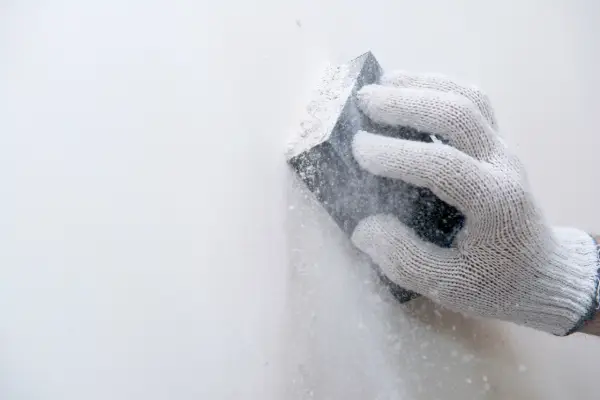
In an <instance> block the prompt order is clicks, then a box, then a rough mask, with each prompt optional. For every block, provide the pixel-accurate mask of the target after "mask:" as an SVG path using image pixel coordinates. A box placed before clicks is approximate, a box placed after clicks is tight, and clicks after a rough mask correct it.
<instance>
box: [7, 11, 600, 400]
mask: <svg viewBox="0 0 600 400" xmlns="http://www.w3.org/2000/svg"><path fill="white" fill-rule="evenodd" d="M599 18H600V6H598V5H597V2H595V1H593V0H579V1H573V0H571V1H567V0H564V1H563V0H553V1H546V0H537V1H533V0H531V1H527V2H523V1H476V0H472V1H468V0H462V1H444V0H437V1H414V0H413V1H399V0H369V1H366V2H359V1H342V0H337V1H336V0H319V1H316V0H315V1H312V0H311V1H300V0H297V1H275V0H257V1H253V2H249V1H241V0H237V1H220V2H203V1H166V0H164V1H152V0H149V1H148V0H147V1H133V0H132V1H117V0H105V1H97V2H90V1H75V0H73V1H69V0H55V1H41V0H40V1H16V0H5V1H3V2H2V3H0V182H1V183H2V185H1V186H0V187H1V188H2V192H1V193H0V221H1V222H0V398H2V399H11V400H12V399H18V400H20V399H36V400H37V399H44V400H53V399H57V400H58V399H61V400H67V399H90V400H92V399H115V400H119V399H144V400H155V399H179V400H184V399H232V398H236V399H238V398H244V399H271V398H273V399H299V398H315V399H342V398H344V399H397V398H402V399H435V398H443V399H451V398H452V399H466V398H469V399H470V398H485V399H506V398H511V399H533V398H540V399H564V398H595V397H597V388H596V387H595V382H596V379H597V367H598V365H599V364H598V357H599V356H600V339H596V338H590V337H583V336H582V335H575V336H573V337H569V338H554V337H552V336H549V335H546V334H543V333H538V332H534V331H531V330H527V329H524V328H519V327H514V326H512V325H509V324H504V323H493V322H486V321H478V320H470V319H467V320H465V319H464V318H462V317H461V316H459V315H455V314H452V313H449V312H447V311H444V310H437V309H435V307H433V306H432V305H431V304H430V303H428V302H426V301H422V300H418V301H415V302H413V303H411V304H410V305H408V306H398V305H397V304H395V303H394V302H393V301H392V300H391V299H390V298H389V296H387V295H386V294H385V293H382V294H378V288H377V285H376V283H375V282H374V280H373V277H372V275H371V273H370V270H369V268H368V266H367V265H366V263H365V262H364V260H363V259H361V258H360V257H359V256H358V255H357V254H356V252H355V251H354V250H352V249H351V248H350V246H349V244H348V242H347V241H346V240H345V238H344V237H343V236H342V235H341V234H340V233H339V232H338V231H337V230H336V228H335V226H334V225H333V224H332V223H331V222H330V221H329V220H328V219H327V218H326V216H325V215H324V214H323V212H322V211H321V210H319V209H318V207H315V206H314V204H313V203H312V202H311V201H310V199H309V198H305V193H304V191H303V190H302V188H301V187H299V186H298V185H297V184H296V183H295V182H294V180H293V179H292V175H291V174H290V173H289V171H288V169H287V168H286V166H285V161H284V157H283V151H284V149H285V141H286V139H287V135H288V134H289V132H290V131H292V130H293V127H294V125H295V124H296V123H297V122H298V121H297V116H298V115H300V112H301V110H302V107H303V105H304V103H305V102H306V100H307V99H308V96H309V93H310V90H311V88H312V86H314V85H315V84H316V83H317V78H318V76H319V74H320V72H321V69H322V67H323V66H324V65H325V64H326V63H328V62H332V63H339V62H344V61H347V60H349V59H351V58H353V57H355V56H357V55H359V54H360V53H362V52H364V51H365V50H372V51H373V52H374V53H375V55H376V56H377V58H378V59H379V61H380V62H381V64H382V65H383V66H384V68H388V69H390V68H401V69H406V70H414V71H436V72H444V73H447V74H450V75H453V76H455V77H458V78H460V79H462V80H465V81H467V82H474V83H477V84H478V85H480V86H481V87H483V88H484V89H485V90H486V91H487V92H488V94H489V95H490V97H491V98H492V101H493V103H494V105H495V107H496V110H497V116H498V118H499V122H500V126H501V129H502V132H503V134H504V136H505V137H506V138H507V139H508V141H509V143H510V144H511V145H512V146H513V148H514V149H515V150H516V151H517V152H518V153H519V154H520V155H521V157H522V159H523V160H524V162H525V164H526V165H527V167H528V171H529V174H530V179H531V182H532V186H533V188H532V190H533V191H534V192H535V194H536V195H537V197H538V199H539V201H540V203H541V205H542V207H543V208H544V209H545V211H546V212H547V215H548V217H549V219H550V220H551V221H552V222H553V223H556V224H565V225H574V226H578V227H581V228H583V229H586V230H588V231H596V232H600V212H599V211H597V206H596V203H597V198H598V197H597V195H598V189H597V188H598V179H597V173H596V171H597V169H598V167H597V163H596V162H595V161H596V160H597V153H598V149H599V148H600V133H599V132H598V127H597V124H596V121H597V115H598V112H599V111H600V101H599V99H598V96H597V93H598V92H599V91H600V81H599V80H598V78H597V76H598V75H597V71H599V70H600V57H599V55H598V54H599V52H600V50H599V49H600V39H599V37H600V35H599V34H598V33H599V32H598V29H597V23H598V20H599Z"/></svg>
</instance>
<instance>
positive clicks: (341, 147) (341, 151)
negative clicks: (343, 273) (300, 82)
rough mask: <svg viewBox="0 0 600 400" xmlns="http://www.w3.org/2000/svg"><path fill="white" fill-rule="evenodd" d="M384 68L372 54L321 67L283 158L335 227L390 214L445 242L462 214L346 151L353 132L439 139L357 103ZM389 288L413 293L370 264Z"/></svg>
mask: <svg viewBox="0 0 600 400" xmlns="http://www.w3.org/2000/svg"><path fill="white" fill-rule="evenodd" d="M381 74H382V69H381V67H380V65H379V63H378V62H377V60H376V59H375V57H374V56H373V54H372V53H371V52H367V53H365V54H363V55H361V56H360V57H358V58H356V59H354V60H352V61H350V62H348V63H347V64H344V65H340V66H337V67H330V68H328V69H327V71H326V72H325V74H324V76H323V79H322V80H321V83H320V85H319V86H318V88H317V90H316V92H315V97H314V100H313V101H312V102H311V103H310V104H309V105H308V107H307V110H306V112H307V115H306V117H305V120H303V122H302V123H301V125H300V129H299V130H298V131H297V132H295V134H294V136H293V138H292V140H291V141H290V145H289V148H288V152H287V161H288V163H289V164H290V165H291V167H292V168H293V169H294V171H295V172H296V174H297V175H298V177H299V178H300V179H301V180H302V181H303V182H304V183H305V184H306V186H307V187H308V189H309V190H310V191H311V192H312V193H313V194H314V195H315V196H316V198H317V199H318V200H319V202H320V204H321V205H322V206H323V207H324V208H325V210H327V212H328V214H329V215H330V216H331V217H332V218H333V219H334V220H335V222H336V223H337V224H338V225H339V227H340V228H341V229H342V230H343V231H344V232H345V233H346V234H347V236H348V237H350V236H351V235H352V232H353V231H354V228H355V227H356V225H357V224H358V222H359V221H360V220H361V219H363V218H365V217H368V216H370V215H374V214H380V213H386V214H393V215H395V216H396V217H398V218H399V219H400V221H402V222H403V223H405V224H407V225H408V226H410V227H411V228H412V229H414V231H415V232H416V233H417V235H419V236H420V237H421V238H423V239H425V240H428V241H430V242H432V243H434V244H437V245H438V246H441V247H450V246H452V242H453V240H454V237H455V236H456V234H457V233H458V231H459V230H460V229H461V228H462V226H463V223H464V216H463V215H462V214H461V213H460V212H459V211H458V210H457V209H456V208H454V207H452V206H450V205H448V204H446V203H445V202H443V201H442V200H440V199H439V198H437V197H436V196H435V195H434V194H433V193H432V192H431V191H430V190H428V189H425V188H421V187H416V186H414V185H410V184H407V183H405V182H402V181H400V180H394V179H389V178H384V177H381V176H376V175H373V174H371V173H369V172H367V171H366V170H364V169H362V168H361V167H360V166H359V165H358V163H357V162H356V160H355V159H354V157H353V155H352V147H351V146H352V140H353V137H354V135H355V134H356V133H357V132H358V131H359V130H364V131H367V132H371V133H376V134H380V135H386V136H391V137H396V138H402V139H408V140H418V141H422V142H432V141H442V142H445V139H444V138H443V137H439V136H434V135H431V134H429V133H427V132H420V131H417V130H415V129H412V128H408V127H397V126H394V127H391V126H384V125H378V124H375V123H373V122H372V121H370V120H369V118H367V117H366V116H365V115H364V114H363V113H362V112H361V111H360V110H359V109H358V107H357V106H356V99H355V96H356V92H357V91H358V90H360V88H362V87H363V86H364V85H369V84H373V83H377V82H378V81H379V79H380V76H381ZM374 268H376V270H377V272H378V273H379V276H380V277H381V278H382V280H383V282H384V284H385V285H387V286H388V287H389V288H390V290H391V292H392V294H393V295H394V296H395V297H396V298H397V299H398V300H399V301H401V302H404V301H407V300H410V299H412V298H414V297H415V296H416V294H414V293H413V292H410V291H408V290H405V289H403V288H401V287H399V286H398V285H396V284H395V283H394V282H392V281H390V280H389V279H387V278H386V277H385V276H384V275H383V274H382V273H381V271H380V270H379V268H377V266H375V265H374Z"/></svg>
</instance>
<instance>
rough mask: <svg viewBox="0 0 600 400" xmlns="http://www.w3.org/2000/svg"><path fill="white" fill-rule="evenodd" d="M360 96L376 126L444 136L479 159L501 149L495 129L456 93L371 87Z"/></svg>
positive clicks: (364, 108)
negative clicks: (404, 127) (407, 128)
mask: <svg viewBox="0 0 600 400" xmlns="http://www.w3.org/2000/svg"><path fill="white" fill-rule="evenodd" d="M356 97H357V104H358V106H359V107H360V108H361V110H362V111H363V112H364V113H365V114H366V115H367V116H368V117H369V118H370V119H371V120H372V121H374V122H376V123H379V124H384V125H389V126H406V127H410V128H413V129H416V130H418V131H420V132H425V133H429V134H434V135H440V136H443V137H445V138H447V139H448V140H449V141H450V144H451V145H452V146H453V147H456V148H457V149H459V150H460V151H462V152H464V153H466V154H468V155H470V156H472V157H475V158H477V159H479V160H485V161H487V160H490V159H491V158H492V156H493V155H494V154H495V152H496V150H497V149H498V143H499V142H498V138H497V135H496V134H495V133H494V131H493V130H492V128H491V126H490V125H489V124H488V123H487V121H486V120H485V119H484V118H483V116H482V115H481V113H480V112H479V111H478V110H477V108H476V107H475V105H474V104H473V103H472V102H470V101H469V100H468V99H467V98H465V97H463V96H460V95H458V94H456V93H444V92H440V91H437V90H432V89H411V88H406V89H405V88H396V87H391V86H381V85H368V86H365V87H363V88H362V89H361V90H360V91H359V92H358V93H357V95H356Z"/></svg>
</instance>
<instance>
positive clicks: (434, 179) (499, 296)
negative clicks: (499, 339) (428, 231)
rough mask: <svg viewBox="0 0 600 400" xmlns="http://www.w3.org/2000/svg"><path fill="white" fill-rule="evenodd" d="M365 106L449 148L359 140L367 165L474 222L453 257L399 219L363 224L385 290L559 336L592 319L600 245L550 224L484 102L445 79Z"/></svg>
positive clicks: (392, 88)
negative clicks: (392, 287) (390, 284)
mask: <svg viewBox="0 0 600 400" xmlns="http://www.w3.org/2000/svg"><path fill="white" fill-rule="evenodd" d="M357 98H358V103H359V106H360V108H361V109H362V110H363V112H364V113H365V114H366V115H367V116H368V117H369V118H371V119H372V120H373V121H374V122H378V123H381V124H386V125H401V126H408V127H412V128H416V129H418V130H420V131H422V132H428V133H431V134H436V135H440V136H442V137H445V138H447V139H448V140H449V144H450V145H445V144H442V143H439V142H434V143H423V142H417V141H407V140H400V139H394V138H389V137H384V136H381V135H374V134H370V133H367V132H359V133H358V134H357V135H356V137H355V139H354V142H353V152H354V156H355V158H356V160H357V161H358V162H359V164H360V165H361V166H362V167H363V168H365V169H366V170H368V171H370V172H371V173H373V174H377V175H381V176H385V177H388V178H394V179H401V180H403V181H405V182H408V183H411V184H414V185H417V186H421V187H426V188H428V189H430V190H431V191H433V192H434V193H435V194H436V195H437V196H438V197H439V198H440V199H442V200H443V201H445V202H447V203H448V204H450V205H452V206H454V207H456V208H457V209H459V210H460V211H461V212H462V213H463V214H464V215H465V217H466V222H465V226H464V228H463V229H462V231H461V232H460V233H459V234H458V236H457V238H456V240H455V243H454V244H453V247H452V248H440V247H437V246H435V245H433V244H431V243H428V242H425V241H423V240H421V239H420V238H419V237H417V236H416V234H415V233H414V232H413V231H412V230H411V229H410V228H408V227H406V226H405V225H403V224H402V223H401V222H400V221H399V220H398V219H396V218H395V217H394V216H391V215H375V216H372V217H369V218H366V219H364V220H362V221H361V222H360V223H359V224H358V226H357V228H356V230H355V231H354V233H353V235H352V241H353V243H354V244H355V245H356V246H357V247H358V248H359V249H360V250H362V251H364V252H365V253H367V254H368V255H369V256H370V257H371V258H372V259H373V261H374V262H375V263H376V264H378V265H379V266H380V268H381V269H382V271H383V272H384V273H385V274H386V276H387V277H388V278H390V279H391V280H392V281H394V282H395V283H397V284H399V285H400V286H402V287H404V288H406V289H409V290H412V291H415V292H418V293H421V294H423V295H425V296H427V297H430V298H431V299H433V300H435V301H437V302H439V303H441V304H443V305H445V306H447V307H449V308H452V309H455V310H458V311H463V312H465V313H468V314H473V315H479V316H483V317H493V318H499V319H504V320H508V321H512V322H515V323H518V324H521V325H525V326H529V327H532V328H536V329H540V330H543V331H547V332H551V333H553V334H556V335H565V334H568V333H570V332H572V331H573V330H575V329H577V328H578V327H579V326H580V325H581V324H582V323H583V321H584V320H585V319H588V318H589V316H590V315H591V314H593V312H594V311H595V308H596V306H597V304H598V302H597V298H596V291H597V287H598V278H597V269H598V255H597V251H596V244H595V240H594V239H593V238H592V237H591V236H590V235H588V234H587V233H585V232H582V231H579V230H576V229H568V228H567V229H565V228H552V227H550V226H548V225H547V224H546V222H545V221H544V218H543V216H542V214H541V212H540V210H539V209H538V207H537V206H536V204H535V201H534V199H533V198H532V196H531V193H529V189H528V183H527V178H526V176H525V171H524V170H523V166H522V164H521V163H520V162H519V160H518V159H517V158H516V157H515V155H513V154H512V153H511V152H510V151H509V150H508V149H507V148H506V147H505V145H504V144H503V142H502V140H501V139H500V137H499V136H498V133H497V126H496V122H495V119H494V114H493V111H492V108H491V107H490V105H489V102H488V100H487V97H486V96H485V95H484V94H482V93H481V92H480V91H479V90H477V89H475V88H473V87H470V86H463V85H460V84H457V83H455V82H453V81H451V80H449V79H447V78H444V77H441V76H437V75H435V76H434V75H415V74H407V73H392V74H390V75H386V76H385V77H384V78H383V79H382V84H381V85H369V86H366V87H364V88H363V89H361V90H360V91H359V93H358V94H357Z"/></svg>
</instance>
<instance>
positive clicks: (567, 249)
mask: <svg viewBox="0 0 600 400" xmlns="http://www.w3.org/2000/svg"><path fill="white" fill-rule="evenodd" d="M553 234H554V235H553V236H554V238H555V240H556V245H555V246H554V250H553V251H552V254H551V257H550V258H549V260H548V263H547V264H546V265H540V266H539V268H536V269H534V271H532V272H533V273H534V279H533V280H532V281H531V282H529V285H531V286H532V287H531V288H530V290H529V291H528V292H529V293H532V294H533V295H532V296H531V297H532V298H530V299H529V301H525V302H524V303H525V304H527V303H529V306H530V307H532V308H533V309H530V310H519V309H518V307H517V309H516V310H515V311H516V314H517V315H519V314H521V312H520V311H523V313H522V315H521V318H519V319H521V322H522V323H523V325H526V326H531V327H532V328H536V329H540V330H544V331H547V332H550V333H553V334H555V335H557V336H566V335H569V334H571V333H573V332H576V331H577V330H579V329H580V328H581V327H582V326H583V325H584V323H585V322H586V321H588V320H589V319H591V318H593V316H594V314H595V313H596V311H597V309H598V306H599V304H600V302H599V297H598V290H599V286H598V285H599V278H598V277H599V266H600V262H599V259H600V258H599V253H598V244H597V242H596V240H595V239H594V238H592V237H591V236H590V235H589V234H587V233H585V232H583V231H580V230H577V229H571V228H556V229H554V230H553ZM535 308H537V310H534V309H535ZM528 311H529V312H528Z"/></svg>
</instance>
